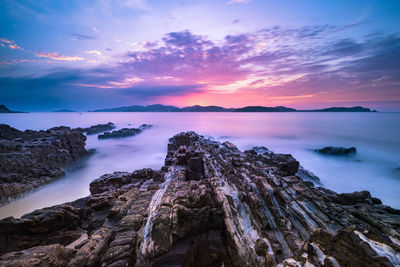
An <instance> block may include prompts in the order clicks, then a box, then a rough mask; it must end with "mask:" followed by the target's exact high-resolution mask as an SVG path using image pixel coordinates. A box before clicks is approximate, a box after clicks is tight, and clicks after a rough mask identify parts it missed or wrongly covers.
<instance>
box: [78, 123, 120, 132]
mask: <svg viewBox="0 0 400 267" xmlns="http://www.w3.org/2000/svg"><path fill="white" fill-rule="evenodd" d="M114 128H115V125H114V123H112V122H109V123H106V124H97V125H93V126H90V127H87V128H76V129H75V130H77V131H80V132H81V133H86V134H88V135H91V134H98V133H102V132H106V131H111V130H112V129H114Z"/></svg>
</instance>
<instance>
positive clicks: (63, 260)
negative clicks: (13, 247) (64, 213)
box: [0, 244, 74, 267]
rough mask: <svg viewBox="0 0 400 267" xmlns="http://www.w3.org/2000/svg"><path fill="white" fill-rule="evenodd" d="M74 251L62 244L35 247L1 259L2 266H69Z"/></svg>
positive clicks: (6, 255) (0, 264)
mask: <svg viewBox="0 0 400 267" xmlns="http://www.w3.org/2000/svg"><path fill="white" fill-rule="evenodd" d="M73 255H74V250H73V249H70V248H65V247H64V246H62V245H60V244H54V245H48V246H39V247H33V248H30V249H27V250H22V251H19V252H11V253H8V254H5V255H3V256H2V257H1V258H0V266H13V267H32V266H54V267H64V266H68V262H69V261H70V259H71V258H72V256H73Z"/></svg>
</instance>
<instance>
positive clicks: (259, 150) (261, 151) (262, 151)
mask: <svg viewBox="0 0 400 267" xmlns="http://www.w3.org/2000/svg"><path fill="white" fill-rule="evenodd" d="M252 150H254V151H255V152H257V154H265V153H267V154H270V153H273V152H272V151H271V150H269V149H268V148H266V147H265V146H255V147H253V149H252Z"/></svg>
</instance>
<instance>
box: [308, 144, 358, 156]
mask: <svg viewBox="0 0 400 267" xmlns="http://www.w3.org/2000/svg"><path fill="white" fill-rule="evenodd" d="M314 151H315V152H318V153H321V154H325V155H334V156H354V155H355V154H356V152H357V150H356V148H355V147H349V148H346V147H334V146H327V147H324V148H320V149H315V150H314Z"/></svg>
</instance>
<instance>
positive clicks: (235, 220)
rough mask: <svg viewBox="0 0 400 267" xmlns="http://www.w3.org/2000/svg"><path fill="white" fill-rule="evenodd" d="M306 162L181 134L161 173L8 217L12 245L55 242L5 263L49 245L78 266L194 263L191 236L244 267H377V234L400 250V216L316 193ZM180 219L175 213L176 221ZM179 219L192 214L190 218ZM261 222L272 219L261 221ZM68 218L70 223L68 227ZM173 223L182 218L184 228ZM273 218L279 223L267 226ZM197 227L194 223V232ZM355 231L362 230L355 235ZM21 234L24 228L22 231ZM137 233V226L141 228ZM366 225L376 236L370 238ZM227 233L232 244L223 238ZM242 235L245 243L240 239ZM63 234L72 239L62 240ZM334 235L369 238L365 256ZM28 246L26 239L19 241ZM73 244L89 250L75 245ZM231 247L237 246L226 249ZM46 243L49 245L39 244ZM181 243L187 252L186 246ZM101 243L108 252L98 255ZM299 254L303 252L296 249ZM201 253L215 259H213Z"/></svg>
mask: <svg viewBox="0 0 400 267" xmlns="http://www.w3.org/2000/svg"><path fill="white" fill-rule="evenodd" d="M298 166H299V163H298V162H297V161H296V160H295V159H294V158H293V157H291V156H290V155H284V154H274V153H272V152H271V153H268V152H267V153H264V154H258V153H257V152H256V151H254V150H248V151H245V152H241V151H239V150H238V149H237V148H236V147H235V146H234V145H233V144H232V143H230V142H224V143H220V142H216V141H213V140H210V139H206V138H204V137H202V136H199V135H196V134H195V133H192V132H188V133H181V134H178V135H176V136H174V137H173V138H171V139H170V143H169V145H168V154H167V156H166V159H165V166H164V167H163V168H162V169H161V171H153V170H151V169H142V170H138V171H135V172H133V173H126V172H115V173H114V174H107V175H103V176H102V177H100V178H98V179H95V180H94V181H92V183H91V184H90V191H91V193H92V194H91V196H89V197H87V198H84V199H81V200H77V201H75V202H72V203H65V204H61V205H57V206H53V207H49V208H45V209H42V210H37V211H35V212H33V213H31V214H27V215H25V216H23V218H22V219H11V218H7V219H5V220H2V221H0V224H2V225H3V226H5V227H4V228H3V229H6V230H5V232H3V234H5V235H6V236H8V239H7V240H13V241H12V242H13V243H12V244H13V245H11V244H9V245H8V247H9V248H10V246H11V247H15V248H19V249H26V248H28V247H26V244H27V243H26V235H25V234H24V233H25V231H29V229H42V230H40V231H39V233H41V232H43V231H44V232H43V233H46V235H45V236H47V235H51V236H52V237H53V238H52V239H46V238H45V236H42V238H41V240H42V241H39V243H38V241H37V239H35V237H34V236H31V237H30V238H33V239H32V241H31V242H33V243H31V245H30V246H29V247H34V248H32V249H31V250H24V252H23V254H22V256H21V254H7V255H8V256H7V257H5V258H4V256H3V257H0V262H1V261H3V262H5V263H6V262H7V260H6V259H8V260H10V259H12V261H14V262H18V261H23V260H27V259H33V258H35V257H36V256H35V255H37V254H35V253H38V251H40V250H41V249H44V248H46V249H47V250H50V251H53V253H55V254H56V255H58V259H59V260H62V261H63V262H64V263H65V264H67V263H69V264H70V265H73V266H74V265H79V264H81V263H83V262H85V263H88V264H89V266H94V265H98V264H100V263H103V264H111V263H113V262H117V261H127V263H128V262H130V261H131V259H130V258H129V257H128V258H126V257H122V258H121V257H116V256H112V255H115V254H109V253H112V251H115V249H123V251H126V252H129V251H130V252H129V253H130V255H132V253H133V254H134V255H136V257H135V262H136V264H139V265H140V264H150V263H153V264H154V263H164V264H166V263H167V262H170V261H171V260H172V259H173V258H174V257H178V258H179V259H180V260H184V261H188V260H190V259H191V258H190V257H189V258H187V256H185V255H188V254H187V252H184V251H186V249H189V247H190V246H188V244H186V243H185V242H186V241H185V240H186V239H185V238H184V237H188V236H191V237H192V240H195V241H194V242H195V243H194V244H195V246H204V245H205V244H209V245H206V247H208V246H210V245H211V244H213V243H214V244H219V247H220V248H219V249H217V250H214V252H213V253H217V254H216V255H218V257H217V258H218V261H220V262H225V263H227V264H228V263H229V262H230V263H231V264H232V265H234V266H235V265H237V264H240V265H243V266H250V265H253V266H261V265H262V264H271V263H275V264H277V263H282V262H285V261H289V260H290V258H292V260H294V261H296V262H299V263H300V262H302V261H303V260H304V259H302V256H301V255H303V254H304V253H306V254H308V258H307V259H306V260H307V261H309V262H311V263H313V262H314V263H318V262H319V258H318V257H317V256H315V255H316V254H315V249H317V248H315V246H317V247H318V249H319V250H321V251H322V253H323V254H324V255H326V257H325V258H326V259H328V260H329V261H337V262H339V263H340V264H343V263H351V262H358V263H359V262H364V263H366V264H367V263H368V262H369V260H370V259H372V258H371V257H373V258H374V261H376V260H377V258H376V257H375V256H373V253H372V252H371V251H368V252H367V251H365V250H364V248H363V246H361V245H360V244H361V243H362V242H366V243H369V242H372V243H373V242H376V238H377V236H381V237H380V239H379V240H378V241H379V242H383V243H385V244H386V245H388V246H390V247H396V244H395V243H391V242H389V241H388V240H389V239H382V237H383V236H384V235H387V234H388V233H392V234H393V233H395V232H396V231H399V229H397V228H396V227H397V226H395V225H393V224H391V220H395V218H397V217H399V219H400V211H399V210H395V209H392V208H390V207H388V206H385V205H382V204H380V203H381V202H380V200H378V199H376V198H373V197H371V196H370V194H369V192H367V191H363V192H355V193H347V194H337V193H335V192H333V191H331V190H328V189H324V188H320V187H314V185H313V184H312V183H311V182H305V181H303V180H302V179H300V178H298V177H296V176H294V175H295V174H296V173H297V170H298ZM135 203H136V204H135ZM168 203H169V204H168ZM307 203H308V204H307ZM67 211H68V212H67ZM365 211H368V213H365ZM65 212H67V213H65ZM138 212H139V213H138ZM170 213H171V215H170V216H172V217H170V216H169V215H168V214H170ZM221 213H222V214H224V215H223V216H222V214H221ZM57 214H58V215H57ZM61 214H64V215H62V216H61ZM73 214H76V215H73ZM78 214H80V215H78ZM85 214H86V215H85ZM179 214H182V216H183V214H186V215H184V217H180V216H181V215H179ZM284 214H286V215H284ZM396 214H398V215H396ZM167 215H168V216H167ZM43 216H44V217H43ZM49 216H50V217H49ZM59 216H61V217H59ZM65 216H67V217H65ZM70 216H72V217H70ZM143 216H144V217H143ZM175 216H178V217H175ZM187 216H189V217H187ZM221 216H222V217H221ZM258 216H261V218H262V217H264V216H266V217H264V219H262V220H260V218H258ZM327 216H328V217H329V218H330V219H328V218H327ZM396 216H397V217H396ZM34 218H35V219H34ZM40 218H48V219H46V220H50V221H53V223H52V224H54V225H58V226H56V227H55V228H54V227H50V228H48V227H49V225H48V224H47V223H45V224H44V221H43V223H42V219H40ZM60 218H63V219H62V221H63V222H64V223H67V224H65V225H64V223H62V224H60V223H61V221H59V219H60ZM146 218H147V219H146ZM168 218H170V219H171V220H172V218H175V219H173V221H174V220H175V223H172V222H173V221H171V222H170V221H169V220H170V219H168ZM32 219H34V221H35V223H33V224H32V222H30V221H31V220H32ZM343 219H345V220H343ZM371 219H372V221H371ZM71 220H72V221H71ZM176 220H177V221H176ZM182 220H183V221H182ZM282 220H283V221H282ZM332 220H333V221H332ZM396 220H397V219H396ZM246 221H248V223H247V222H246ZM22 222H23V223H22ZM250 222H251V223H250ZM265 222H269V223H267V225H264V224H265ZM289 222H290V224H291V225H292V226H291V227H290V228H289V229H286V228H285V227H283V226H284V225H286V224H287V223H289ZM171 223H172V224H171ZM187 224H188V225H192V226H191V227H189V228H187V226H186V225H187ZM18 225H19V226H18ZM302 225H303V226H302ZM351 225H353V226H352V227H355V229H354V228H353V229H352V230H350V229H348V227H350V226H351ZM17 226H18V227H17ZM15 227H17V228H15ZM21 227H22V228H21ZM126 227H128V228H126ZM131 227H133V228H131ZM199 227H200V228H199ZM202 227H206V228H202ZM210 227H211V228H210ZM232 227H234V228H232ZM388 227H389V228H388ZM236 228H237V229H236ZM316 228H325V230H324V231H322V232H319V234H317V235H315V233H314V232H313V231H312V229H316ZM7 229H9V230H7ZM11 229H19V230H18V231H17V232H13V231H14V230H11ZM129 229H134V232H133V233H132V232H131V230H129ZM235 229H236V230H235ZM284 229H286V230H284ZM363 229H364V230H363ZM365 229H368V232H370V233H368V234H366V233H367V232H365ZM10 231H11V232H10ZM35 231H37V230H35ZM160 231H161V232H160ZM249 231H250V232H249ZM135 233H136V234H135ZM149 233H150V234H149ZM161 233H170V235H171V238H172V239H170V241H167V240H165V239H159V238H161V236H159V234H161ZM222 233H224V234H223V236H226V235H227V236H231V238H228V240H226V239H225V238H222V237H219V235H220V234H222ZM234 233H237V234H239V236H240V239H241V240H242V241H239V240H236V237H235V234H234ZM249 233H250V234H249ZM199 234H200V235H199ZM86 235H87V237H86ZM163 235H164V234H163ZM163 235H162V236H163ZM397 235H399V233H397ZM61 236H62V239H59V241H57V240H58V237H60V238H61ZM82 236H83V237H82ZM98 236H100V238H98ZM324 236H325V237H324ZM328 236H331V237H329V238H334V240H335V238H336V239H339V240H341V241H340V242H348V241H345V240H347V239H342V238H344V237H346V238H347V236H351V238H353V239H354V238H355V239H354V240H359V241H357V242H361V243H360V244H358V243H355V244H353V245H352V246H353V248H352V249H355V250H357V253H356V252H355V251H353V252H352V253H354V255H359V254H360V253H361V255H362V257H360V258H357V257H358V256H357V257H356V256H355V257H354V259H346V258H345V257H343V255H346V253H349V251H348V249H349V248H348V247H346V246H344V247H340V249H339V251H337V250H331V249H330V248H329V244H330V243H326V241H324V240H325V239H326V238H327V237H328ZM339 236H341V237H339ZM294 237H296V238H299V240H302V242H304V241H305V242H309V244H310V245H309V246H308V247H307V246H306V247H305V248H304V246H303V248H302V247H301V246H300V247H299V242H298V241H299V240H298V241H296V240H294V239H293V238H294ZM397 237H398V236H397ZM397 237H396V238H397ZM21 238H22V239H21ZM132 238H134V240H136V241H133V242H134V243H132V245H130V246H126V245H121V242H122V240H128V239H129V240H131V239H132ZM296 238H295V239H296ZM321 238H322V239H321ZM371 238H372V239H371ZM393 238H395V237H393ZM18 240H25V241H24V243H21V244H20V245H18V244H19V243H18V242H19V241H18ZM46 240H47V241H46ZM140 240H142V241H140ZM229 240H231V241H229ZM371 240H375V241H371ZM78 241H79V242H78ZM54 242H61V244H62V245H61V246H59V245H58V246H57V247H54V245H53V244H54ZM182 242H183V243H182ZM204 242H206V243H204ZM215 242H216V243H215ZM227 242H228V243H227ZM232 242H233V243H232ZM243 242H244V243H243ZM329 242H331V241H329ZM332 242H333V241H332ZM335 242H336V241H335ZM388 242H389V243H388ZM69 243H73V244H77V243H79V244H78V245H75V246H74V247H73V248H72V246H68V245H69ZM372 243H371V244H372ZM22 244H25V245H22ZM135 244H136V245H135ZM140 244H141V245H140ZM178 244H180V245H179V246H178ZM228 244H229V246H230V249H229V250H227V247H226V246H227V245H228ZM313 244H314V245H313ZM374 244H375V243H374ZM21 245H22V247H21ZM37 245H41V246H42V247H35V246H37ZM338 245H339V243H338ZM43 246H45V247H43ZM64 246H65V247H64ZM177 246H178V247H180V249H179V250H176V249H177ZM100 247H101V248H102V249H101V250H98V249H97V248H100ZM295 248H296V249H295ZM3 249H4V247H3ZM19 249H18V250H19ZM93 249H94V250H93ZM182 249H183V250H184V251H181V250H182ZM232 249H233V251H230V250H232ZM318 249H317V250H318ZM372 249H373V250H374V249H377V248H374V247H372ZM297 250H299V252H296V253H294V251H297ZM100 251H101V252H100ZM206 251H207V250H206ZM268 251H269V252H268ZM103 253H105V254H103ZM171 253H172V254H171ZM182 253H183V254H182ZM371 253H372V254H371ZM387 253H389V254H387V255H386V254H385V256H384V257H381V258H380V259H379V261H382V263H383V262H385V261H387V260H388V259H389V261H390V262H392V263H393V261H395V260H396V259H395V258H394V259H392V258H390V253H391V252H390V251H388V252H387ZM317 254H318V253H317ZM102 255H104V256H102ZM107 255H109V256H107ZM146 255H147V256H146ZM157 255H160V256H157ZM161 255H162V256H161ZM173 255H175V256H173ZM388 255H389V256H388ZM88 257H90V259H89V258H88ZM171 257H172V258H171ZM191 257H194V258H193V259H197V260H207V257H209V256H207V253H205V255H200V254H193V255H192V256H191ZM331 258H333V259H331ZM35 259H37V258H35ZM4 260H6V261H4ZM37 260H40V261H44V262H45V261H46V259H37ZM131 264H132V263H131Z"/></svg>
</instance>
